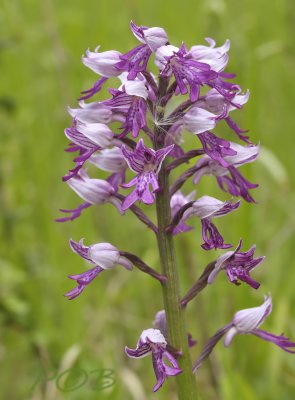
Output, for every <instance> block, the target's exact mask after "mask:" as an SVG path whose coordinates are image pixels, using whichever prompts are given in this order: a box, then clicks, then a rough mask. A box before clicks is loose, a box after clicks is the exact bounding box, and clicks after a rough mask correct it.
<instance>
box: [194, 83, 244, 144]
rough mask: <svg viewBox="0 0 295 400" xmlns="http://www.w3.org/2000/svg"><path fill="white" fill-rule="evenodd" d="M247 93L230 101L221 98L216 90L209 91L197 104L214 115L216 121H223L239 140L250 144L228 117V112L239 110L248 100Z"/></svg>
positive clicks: (235, 96)
mask: <svg viewBox="0 0 295 400" xmlns="http://www.w3.org/2000/svg"><path fill="white" fill-rule="evenodd" d="M249 95H250V93H249V91H248V90H247V92H246V93H239V92H238V93H236V94H235V95H234V97H233V98H232V99H230V100H228V99H227V98H225V97H224V96H222V95H221V94H220V93H219V92H218V91H217V90H216V89H212V90H210V91H209V92H208V93H206V95H205V96H204V97H203V98H202V99H200V100H199V101H198V102H197V103H196V106H197V107H201V108H203V109H205V110H207V111H209V112H211V113H213V114H215V115H216V120H221V119H224V120H225V122H226V123H227V124H228V126H229V127H230V128H231V129H232V130H233V131H234V132H235V133H236V134H237V135H238V137H239V139H241V140H244V141H245V142H247V143H249V144H251V142H250V140H249V138H248V136H245V135H243V133H245V132H247V131H246V130H243V129H241V128H239V127H238V125H237V124H236V123H235V122H234V121H233V120H232V119H231V118H230V117H229V112H230V111H233V110H236V109H240V108H242V106H243V105H244V104H245V103H246V102H247V101H248V99H249Z"/></svg>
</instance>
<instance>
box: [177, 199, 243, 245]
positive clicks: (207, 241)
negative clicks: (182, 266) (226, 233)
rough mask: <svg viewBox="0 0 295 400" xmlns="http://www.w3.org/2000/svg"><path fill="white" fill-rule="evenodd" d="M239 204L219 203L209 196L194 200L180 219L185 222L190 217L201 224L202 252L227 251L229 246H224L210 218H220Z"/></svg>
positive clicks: (230, 202)
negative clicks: (196, 218) (198, 220)
mask: <svg viewBox="0 0 295 400" xmlns="http://www.w3.org/2000/svg"><path fill="white" fill-rule="evenodd" d="M239 205H240V202H239V201H238V202H237V203H233V202H232V201H225V202H223V201H220V200H218V199H215V198H214V197H210V196H202V197H200V198H199V199H198V200H196V201H195V202H194V203H193V204H192V206H191V207H190V208H188V209H187V210H186V211H185V212H184V214H183V217H182V221H186V220H187V219H189V218H190V217H192V216H194V215H195V216H197V217H199V218H200V220H201V223H202V237H203V240H204V243H203V244H202V246H201V247H202V248H203V249H204V250H211V249H227V248H229V247H231V245H230V244H225V243H224V240H223V237H222V236H221V235H220V233H219V232H218V230H217V228H216V226H215V225H214V224H213V223H212V222H211V219H212V218H216V217H221V216H223V215H226V214H229V213H230V212H232V211H234V210H236V209H237V208H238V207H239Z"/></svg>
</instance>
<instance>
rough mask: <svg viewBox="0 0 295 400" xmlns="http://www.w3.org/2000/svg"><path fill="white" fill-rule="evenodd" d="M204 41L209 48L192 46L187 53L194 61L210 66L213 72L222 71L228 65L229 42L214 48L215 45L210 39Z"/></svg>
mask: <svg viewBox="0 0 295 400" xmlns="http://www.w3.org/2000/svg"><path fill="white" fill-rule="evenodd" d="M206 41H207V42H208V43H209V46H202V45H198V46H192V47H191V49H190V51H189V53H190V54H191V55H192V58H193V59H194V60H196V61H200V62H203V63H205V64H208V65H210V68H211V69H212V70H213V71H216V72H220V71H223V70H224V68H225V67H226V65H227V63H228V54H227V53H228V51H229V49H230V41H229V40H228V39H227V40H226V41H225V43H224V44H223V45H222V46H220V47H215V45H216V43H215V41H214V40H213V39H212V38H206Z"/></svg>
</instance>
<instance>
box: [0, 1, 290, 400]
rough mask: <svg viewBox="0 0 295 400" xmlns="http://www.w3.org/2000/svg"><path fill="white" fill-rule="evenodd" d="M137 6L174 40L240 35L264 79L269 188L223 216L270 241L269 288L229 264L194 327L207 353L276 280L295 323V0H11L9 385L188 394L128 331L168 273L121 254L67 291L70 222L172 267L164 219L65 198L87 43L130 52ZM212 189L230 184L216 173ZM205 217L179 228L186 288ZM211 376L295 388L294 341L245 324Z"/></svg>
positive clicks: (2, 306) (3, 53) (240, 59)
mask: <svg viewBox="0 0 295 400" xmlns="http://www.w3.org/2000/svg"><path fill="white" fill-rule="evenodd" d="M131 19H133V20H134V21H135V22H136V23H137V24H142V25H147V26H162V27H164V28H165V30H166V31H167V33H168V35H169V38H170V40H171V42H172V43H173V44H175V45H180V43H181V41H184V42H185V43H186V44H187V45H188V46H189V47H190V46H191V45H193V44H198V43H200V44H203V43H204V38H205V37H208V36H209V37H213V38H214V39H215V40H216V41H217V43H218V44H219V45H221V44H223V43H224V41H225V39H226V38H230V40H231V51H230V62H229V67H228V71H231V72H237V75H238V77H237V81H238V83H240V84H241V86H242V87H243V88H244V89H247V88H249V89H250V91H251V98H250V101H249V103H248V104H247V105H246V106H245V108H244V110H243V111H241V112H237V113H236V114H235V115H234V118H235V119H236V120H237V121H238V122H239V124H240V125H241V126H242V127H247V128H249V129H250V131H251V137H252V138H253V140H254V142H256V143H257V142H260V143H261V148H262V151H261V157H260V159H259V161H257V162H256V163H254V164H253V165H250V166H247V167H244V168H243V172H244V173H245V175H246V176H247V177H248V178H249V179H250V180H252V181H253V182H258V183H259V184H260V187H259V189H257V190H256V191H255V192H254V197H255V198H256V199H257V202H258V204H257V205H250V206H249V205H248V204H245V202H243V203H242V206H241V207H240V209H239V210H238V211H237V212H236V213H234V214H232V215H230V216H227V217H225V218H223V219H221V220H220V221H218V222H217V224H218V226H219V227H220V230H221V231H222V232H223V233H224V237H225V239H226V240H227V241H229V242H231V243H233V244H235V243H237V242H238V240H239V238H240V237H242V238H243V239H244V246H245V247H244V249H247V248H248V247H249V246H251V245H252V244H253V243H256V244H257V255H263V254H264V255H266V260H265V262H264V264H263V265H262V266H261V267H259V268H258V269H257V271H256V272H255V278H257V279H258V280H259V281H260V282H261V288H260V290H259V291H258V292H256V291H254V290H251V288H249V287H248V286H246V285H241V286H240V287H236V286H234V285H230V284H228V282H227V279H226V277H225V275H222V274H220V276H219V277H218V279H217V281H216V283H215V284H214V285H212V286H210V287H209V288H207V289H206V290H205V291H204V292H203V293H202V294H201V295H200V297H199V298H198V300H196V301H193V302H192V303H191V304H190V306H189V307H188V325H189V330H190V332H191V333H192V334H193V337H194V338H197V340H198V344H197V346H196V347H195V348H194V349H193V350H192V354H193V358H195V357H196V356H197V354H199V351H200V349H201V348H202V345H203V344H204V342H205V340H206V338H208V337H209V335H211V334H213V333H214V332H215V331H216V330H217V329H219V328H220V327H221V326H222V325H224V324H226V323H227V322H229V321H230V319H231V318H232V315H233V313H234V312H235V311H237V310H239V309H241V308H247V307H252V306H256V305H260V304H261V303H262V301H263V294H267V293H268V292H271V294H272V296H273V303H274V307H273V313H272V314H271V316H270V317H269V318H268V319H267V321H266V322H265V324H264V326H263V327H264V329H266V330H269V331H271V332H273V333H276V334H280V333H281V332H285V333H286V335H288V336H290V337H292V338H293V339H295V308H294V305H295V262H294V259H295V241H294V229H295V212H294V211H295V189H294V184H295V174H294V171H295V161H294V137H295V136H294V135H295V112H294V109H295V107H294V106H295V72H294V71H295V43H294V40H295V3H294V1H292V0H272V1H269V0H240V1H237V0H196V1H185V0H184V1H176V0H170V1H167V2H164V1H162V2H161V1H156V0H143V1H136V0H121V1H114V0H108V1H105V0H96V1H93V0H84V1H78V0H76V1H75V0H71V1H69V0H39V1H38V0H22V1H20V0H19V1H17V0H2V5H1V10H0V22H1V23H0V32H1V34H0V70H1V78H0V79H1V85H0V138H1V145H0V154H1V157H0V206H1V208H0V209H1V240H0V286H1V287H0V398H1V399H10V400H23V399H25V400H27V399H32V400H39V399H42V400H43V399H44V400H55V399H65V400H68V399H70V400H78V399H81V398H83V399H87V400H88V399H89V400H94V399H95V400H96V399H99V400H107V399H112V400H133V399H134V400H151V399H169V400H173V399H175V394H174V388H173V384H172V382H170V384H167V383H166V384H165V385H164V387H163V388H162V389H161V391H159V392H158V393H157V394H153V393H152V391H151V388H152V386H153V384H154V383H155V377H154V374H153V370H152V364H151V359H150V358H148V357H147V358H145V359H142V360H131V359H128V358H127V357H126V356H125V354H124V346H125V345H128V346H130V347H133V346H135V344H136V341H137V339H138V336H139V334H140V333H141V331H142V330H143V329H147V328H149V327H151V323H152V320H153V318H154V314H155V313H156V312H157V311H158V310H159V309H161V308H162V298H161V292H160V289H159V285H158V284H157V282H154V281H153V280H152V279H151V278H149V277H148V276H145V275H144V274H142V273H140V272H139V271H137V270H136V271H134V272H132V273H129V272H128V271H126V270H124V269H122V268H120V267H118V268H116V269H114V270H113V271H109V272H108V273H105V274H103V275H102V276H101V277H99V278H98V279H96V280H95V281H94V282H93V283H92V284H91V285H90V286H89V287H88V288H87V289H86V290H85V292H84V293H83V294H82V295H81V296H80V297H79V298H77V299H76V300H73V301H68V300H67V299H65V297H63V294H64V293H65V292H67V291H68V290H70V289H71V288H72V287H73V284H74V282H71V281H70V280H69V279H67V275H68V274H70V273H78V272H82V271H83V270H84V268H85V267H86V265H85V264H84V263H83V261H82V260H81V259H80V258H79V257H78V256H77V255H75V254H73V253H72V252H71V251H70V249H69V246H68V239H69V238H70V237H72V238H74V239H75V240H77V239H80V238H81V237H85V241H86V243H87V244H90V243H95V242H99V241H106V242H111V243H113V244H114V245H115V246H117V247H118V248H120V249H122V250H125V251H131V252H134V253H136V254H138V255H139V256H140V257H142V258H143V259H144V260H145V261H146V262H147V263H148V264H150V265H152V266H153V267H154V268H156V269H159V260H158V256H157V251H156V247H155V246H156V243H155V240H154V237H153V235H152V233H151V232H149V231H148V230H147V229H146V228H145V227H144V226H141V225H140V223H139V222H138V221H137V220H136V218H135V217H134V216H133V215H131V214H129V213H127V214H126V216H124V217H120V216H119V214H118V213H117V211H116V210H115V209H114V208H113V207H112V206H109V205H106V206H105V207H97V208H94V207H93V208H91V209H88V210H86V211H85V212H84V215H83V216H82V217H81V218H80V219H78V220H76V221H74V222H72V223H66V224H57V223H55V222H54V219H55V218H57V217H58V216H60V214H59V212H58V209H59V208H71V207H74V206H75V205H77V204H79V201H80V199H79V198H78V197H77V196H76V195H75V194H74V193H73V192H72V191H71V190H70V189H69V188H68V187H67V185H65V184H63V183H62V182H61V176H62V175H63V174H64V173H65V172H66V171H67V170H68V169H69V168H70V167H71V166H72V158H71V156H70V155H68V154H67V153H64V151H63V149H64V148H65V147H66V146H67V140H66V139H65V137H64V135H63V130H64V128H65V127H67V126H69V124H70V117H69V116H68V114H67V111H66V107H67V105H71V106H72V107H73V106H75V105H76V99H77V98H78V96H79V92H80V91H81V90H83V89H87V88H88V87H90V86H91V84H92V83H93V82H94V80H95V79H96V75H95V74H94V73H93V72H92V71H90V70H89V69H87V68H86V67H84V66H83V65H82V64H81V62H80V57H81V55H82V54H83V53H84V52H85V50H86V49H87V48H88V47H89V48H90V49H91V50H93V49H94V48H95V47H96V46H97V45H98V44H101V45H102V50H108V49H118V50H119V51H121V52H123V53H124V52H126V51H127V50H128V49H130V48H131V47H132V46H135V45H137V41H136V39H135V38H134V37H133V35H132V34H131V32H130V30H129V21H130V20H131ZM104 93H106V92H104ZM187 137H188V136H187ZM229 137H230V138H231V139H233V140H235V137H234V136H233V135H231V136H229ZM194 143H195V142H194ZM191 189H192V186H190V185H187V186H186V187H185V191H186V193H188V191H189V190H191ZM198 194H199V195H200V196H201V195H203V194H211V195H216V196H217V197H219V198H221V199H228V196H227V195H226V194H224V193H221V192H220V191H219V190H218V189H217V187H216V182H215V180H214V178H210V177H206V178H204V179H203V180H202V182H201V185H200V187H199V189H198ZM148 212H150V215H151V216H152V211H151V210H150V211H148ZM193 224H194V226H195V228H196V229H195V230H194V231H193V232H190V233H187V234H185V235H184V236H182V237H177V238H176V246H177V255H178V262H179V271H180V275H181V288H182V291H183V293H184V292H185V291H186V290H187V289H188V288H189V287H190V285H191V284H192V282H193V281H194V280H195V279H196V278H197V277H198V276H199V274H200V273H201V271H202V268H203V267H204V266H205V265H206V263H207V262H209V261H211V260H212V259H214V257H216V254H214V252H204V251H203V250H201V248H200V243H201V238H200V225H199V222H198V221H194V222H193ZM217 254H218V253H217ZM102 375H104V378H103V376H102ZM107 375H108V378H107ZM196 379H197V381H198V385H199V390H200V393H201V399H204V400H207V399H208V400H219V399H221V400H234V399H236V398H239V400H274V399H277V398H280V399H283V400H293V399H294V394H295V357H294V356H292V355H288V354H286V353H284V352H283V351H281V350H280V349H278V348H276V347H275V346H274V345H272V344H270V343H266V342H263V341H261V340H259V339H258V338H255V337H252V336H246V335H245V336H238V337H236V338H235V339H234V341H233V343H232V345H231V347H230V348H229V349H224V348H223V345H222V343H220V344H219V345H218V346H217V348H216V351H215V352H214V354H213V356H212V357H211V359H210V361H206V362H205V364H204V365H203V368H202V369H201V370H200V371H199V373H198V375H197V377H196ZM106 383H108V384H106ZM103 384H105V386H108V385H109V388H106V387H104V385H103Z"/></svg>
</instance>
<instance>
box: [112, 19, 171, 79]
mask: <svg viewBox="0 0 295 400" xmlns="http://www.w3.org/2000/svg"><path fill="white" fill-rule="evenodd" d="M130 27H131V30H132V33H133V34H134V36H135V37H136V38H137V39H138V40H139V41H140V42H141V43H143V44H142V45H140V46H137V47H135V48H134V49H132V50H130V51H129V52H128V53H126V54H124V55H121V56H120V59H121V61H119V62H118V63H117V64H116V68H117V69H118V70H119V71H128V72H129V74H128V79H129V80H133V79H135V78H136V76H137V74H138V73H140V72H144V71H145V70H146V67H147V63H148V61H149V58H150V55H151V54H152V52H154V51H156V50H157V49H158V48H159V47H161V46H163V45H164V44H165V43H167V42H168V38H167V34H166V32H165V31H164V29H162V28H158V27H154V28H148V27H146V26H137V25H135V24H134V23H133V22H132V21H131V22H130Z"/></svg>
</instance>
